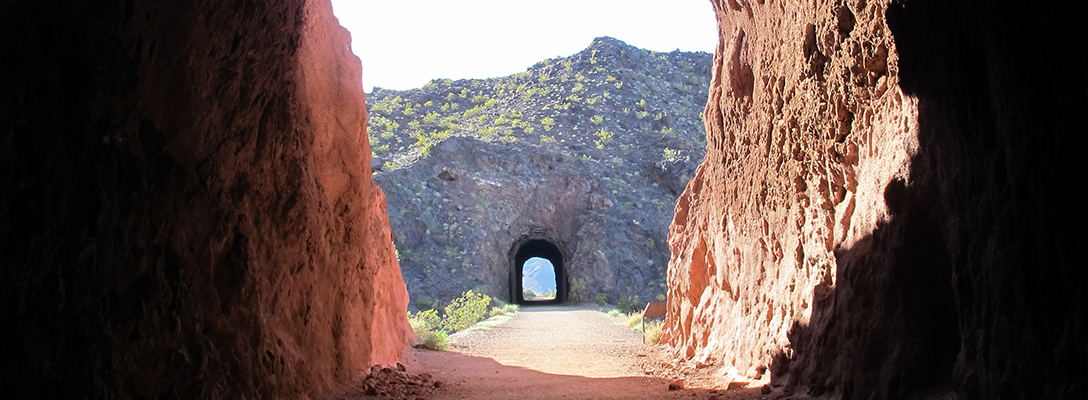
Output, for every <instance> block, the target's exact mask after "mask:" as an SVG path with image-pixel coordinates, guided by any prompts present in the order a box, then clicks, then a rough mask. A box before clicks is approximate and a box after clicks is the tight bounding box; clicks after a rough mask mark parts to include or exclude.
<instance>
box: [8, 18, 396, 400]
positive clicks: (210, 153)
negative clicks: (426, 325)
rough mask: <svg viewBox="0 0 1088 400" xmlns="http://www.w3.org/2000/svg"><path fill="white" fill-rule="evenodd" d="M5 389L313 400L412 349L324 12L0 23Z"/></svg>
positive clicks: (341, 51) (359, 110) (355, 99)
mask: <svg viewBox="0 0 1088 400" xmlns="http://www.w3.org/2000/svg"><path fill="white" fill-rule="evenodd" d="M0 27H2V28H0V54H3V63H0V64H2V66H0V79H2V81H0V82H2V85H3V87H4V90H3V94H2V95H0V96H2V97H0V165H2V167H0V171H2V172H0V174H2V180H0V242H2V243H3V248H4V249H5V250H4V253H3V260H2V261H0V262H2V263H3V268H2V273H3V277H2V280H3V283H0V310H2V314H0V332H2V333H0V336H2V337H4V338H5V339H4V340H3V341H0V346H2V347H0V351H2V352H3V354H4V357H3V361H2V362H0V365H2V366H3V367H2V368H0V370H3V371H4V377H3V378H2V380H0V381H2V382H3V383H2V388H0V391H2V392H3V393H5V395H6V396H14V398H38V397H43V398H122V399H124V398H311V397H315V396H320V395H321V394H322V393H324V392H326V391H328V390H329V389H331V388H334V387H336V386H338V385H340V384H342V383H344V382H345V381H346V380H348V379H349V378H352V377H354V376H357V374H358V373H359V371H361V370H363V369H365V368H367V367H369V366H370V365H371V364H373V363H391V362H394V361H395V360H396V359H397V358H398V357H399V354H400V351H401V349H403V348H404V346H405V345H406V343H407V341H408V336H409V335H411V333H410V330H409V329H408V327H407V323H406V322H405V320H404V312H405V310H406V306H407V293H406V291H405V287H404V283H403V281H402V280H401V277H400V272H399V268H398V266H397V261H396V258H395V256H394V254H393V248H392V245H391V238H390V232H389V227H388V222H387V219H386V218H387V217H386V215H385V204H384V203H385V200H384V197H383V195H382V193H381V191H380V190H379V189H378V188H377V187H376V186H374V184H373V182H372V181H371V177H370V169H369V156H370V150H369V146H368V144H367V135H366V133H365V130H364V129H365V125H366V123H365V118H366V116H365V107H364V98H363V93H362V87H361V82H360V65H359V61H358V59H357V58H355V57H354V56H353V55H351V53H350V51H349V37H348V34H347V32H346V31H345V30H343V29H342V28H340V27H339V26H338V25H337V24H336V20H335V18H333V16H332V9H331V6H330V4H329V3H328V1H327V0H313V1H306V2H304V1H237V2H221V1H199V2H190V1H169V2H166V1H115V2H105V3H102V2H83V1H74V2H45V3H42V2H8V3H5V4H4V5H2V6H0Z"/></svg>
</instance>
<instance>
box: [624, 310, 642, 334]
mask: <svg viewBox="0 0 1088 400" xmlns="http://www.w3.org/2000/svg"><path fill="white" fill-rule="evenodd" d="M641 323H642V314H639V313H630V314H627V327H628V328H631V329H634V330H636V331H637V330H639V324H641Z"/></svg>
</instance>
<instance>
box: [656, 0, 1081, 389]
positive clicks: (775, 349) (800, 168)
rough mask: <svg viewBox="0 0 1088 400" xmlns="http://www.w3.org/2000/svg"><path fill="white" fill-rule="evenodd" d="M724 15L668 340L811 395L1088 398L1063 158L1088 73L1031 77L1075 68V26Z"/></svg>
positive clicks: (765, 9) (1026, 16)
mask: <svg viewBox="0 0 1088 400" xmlns="http://www.w3.org/2000/svg"><path fill="white" fill-rule="evenodd" d="M714 7H715V11H716V12H717V15H718V18H719V27H720V31H721V42H720V43H721V44H720V48H719V50H718V52H717V54H716V56H715V74H714V78H713V82H712V87H711V94H710V101H709V103H708V106H707V111H706V121H707V131H708V134H707V141H708V153H707V155H706V158H705V161H704V162H703V164H702V165H701V166H700V167H699V169H698V172H697V174H696V177H695V178H694V179H693V180H692V181H691V183H690V184H689V185H688V186H687V189H686V190H685V192H684V194H683V195H682V196H681V198H680V200H679V201H678V203H677V207H676V210H677V211H676V217H675V220H674V221H673V225H672V227H671V230H670V236H669V245H670V248H671V249H672V252H673V256H672V259H671V261H670V264H669V286H670V291H669V314H668V320H667V327H666V332H665V334H664V336H663V340H664V341H665V342H667V343H669V344H670V345H672V346H674V347H675V349H676V350H677V351H678V353H679V354H680V355H682V356H685V357H688V358H694V359H697V360H701V361H706V360H711V361H715V362H721V363H722V364H724V366H725V368H726V369H734V368H735V370H733V371H734V372H735V373H737V374H740V375H748V376H751V377H755V376H758V375H761V374H763V373H764V371H765V370H767V369H769V370H770V371H771V373H772V379H773V381H774V382H775V385H776V386H778V385H786V386H785V388H786V389H785V390H789V391H798V390H802V391H805V392H807V393H809V394H817V395H818V394H823V393H835V394H839V395H842V396H843V398H889V399H893V398H911V397H916V396H922V397H925V396H941V395H944V394H946V393H949V392H956V393H958V394H959V396H961V397H960V398H1021V397H1026V398H1080V397H1083V396H1085V395H1086V393H1085V390H1088V388H1086V387H1085V386H1084V383H1083V382H1085V381H1088V375H1086V371H1088V369H1086V362H1088V343H1086V342H1085V340H1084V338H1085V337H1088V331H1086V330H1088V325H1086V321H1085V319H1084V318H1085V315H1086V311H1088V307H1086V300H1085V297H1084V296H1083V293H1084V292H1085V283H1084V282H1085V280H1084V272H1083V270H1082V269H1081V268H1080V266H1081V265H1083V262H1081V261H1078V260H1080V259H1081V256H1080V255H1077V254H1076V253H1074V249H1076V248H1078V247H1082V246H1081V245H1079V243H1082V242H1083V240H1084V239H1085V238H1084V233H1083V231H1084V230H1083V229H1082V228H1080V227H1078V226H1077V225H1078V224H1082V223H1083V222H1084V211H1083V207H1080V206H1076V205H1074V204H1072V202H1073V201H1074V200H1072V198H1071V197H1070V196H1069V195H1070V193H1067V191H1068V190H1072V189H1067V188H1063V187H1062V185H1061V183H1060V182H1062V181H1063V180H1064V179H1065V178H1064V177H1063V174H1065V173H1068V172H1069V171H1084V170H1086V168H1085V163H1084V161H1083V160H1084V158H1083V157H1082V156H1079V155H1077V154H1075V151H1074V150H1072V149H1070V148H1069V147H1068V146H1067V145H1066V144H1065V143H1066V140H1065V137H1064V135H1065V134H1066V133H1070V132H1083V131H1084V129H1083V126H1081V125H1080V124H1081V122H1080V121H1077V120H1076V117H1075V115H1082V114H1083V110H1084V109H1085V108H1086V100H1085V96H1086V94H1085V93H1086V91H1085V90H1084V89H1085V86H1086V82H1085V71H1084V68H1083V61H1084V54H1083V53H1082V52H1079V50H1078V51H1077V52H1076V56H1073V57H1072V58H1065V59H1061V60H1052V61H1053V62H1039V61H1036V58H1035V57H1034V54H1069V53H1068V51H1067V50H1068V49H1082V48H1084V43H1083V42H1084V40H1083V39H1082V38H1083V35H1079V34H1077V33H1074V32H1072V31H1071V28H1070V27H1071V26H1074V25H1076V24H1075V23H1073V22H1071V21H1069V20H1068V19H1069V17H1067V16H1063V15H1059V14H1058V13H1060V11H1058V12H1051V11H1047V10H1042V9H1024V8H1023V7H1015V6H1013V5H1012V4H1000V5H992V4H982V2H970V4H957V5H954V6H953V5H946V4H943V3H940V2H934V1H909V0H908V1H902V2H894V4H889V2H886V1H865V0H850V1H816V2H815V3H813V2H801V1H776V2H770V1H768V2H764V1H734V0H721V1H715V2H714ZM1012 21H1016V23H1012ZM1013 26H1015V27H1016V28H1015V29H1014V28H1013ZM1022 32H1032V35H1031V36H1030V37H1039V38H1054V40H1047V41H1045V43H1040V42H1035V41H1033V40H1032V39H1028V36H1024V35H1023V34H1022ZM1074 38H1078V39H1074ZM1066 41H1075V42H1077V43H1067V42H1066ZM1032 49H1035V50H1032ZM1063 49H1065V50H1063ZM1065 88H1076V89H1072V90H1065ZM1074 232H1076V233H1074Z"/></svg>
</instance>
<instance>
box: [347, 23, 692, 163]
mask: <svg viewBox="0 0 1088 400" xmlns="http://www.w3.org/2000/svg"><path fill="white" fill-rule="evenodd" d="M709 64H710V56H709V54H706V53H686V52H680V51H674V52H670V53H660V52H655V51H650V50H643V49H639V48H636V47H632V46H629V45H627V44H625V43H623V42H620V41H618V40H615V39H612V38H598V39H595V40H594V42H593V44H592V45H591V46H590V47H589V48H588V49H586V50H584V51H582V52H580V53H578V54H575V55H572V56H570V57H561V58H555V59H550V60H546V61H543V62H540V63H538V64H536V65H534V66H533V67H531V68H529V69H528V70H526V71H525V72H522V73H518V74H514V75H510V76H505V77H499V78H490V79H470V80H457V81H453V80H450V79H441V80H433V81H431V82H430V83H428V84H427V85H425V86H423V87H422V88H419V89H411V90H406V91H394V90H385V89H381V88H376V89H375V91H374V92H373V93H369V94H368V95H367V104H368V107H369V123H368V132H369V135H370V144H371V148H372V150H373V152H374V156H375V157H377V158H379V159H381V160H384V162H385V164H384V165H383V167H382V169H385V170H393V169H397V168H403V167H405V166H407V165H409V164H411V163H412V162H414V161H415V160H417V159H419V158H421V157H427V156H429V155H430V153H431V151H432V148H433V147H434V146H435V145H436V144H438V143H439V142H441V141H442V140H445V139H446V138H448V137H450V136H466V137H473V138H477V139H480V140H484V141H489V142H505V143H515V142H519V143H522V144H530V145H536V146H545V145H553V146H560V147H561V148H562V149H564V150H565V153H566V154H567V155H569V156H572V157H583V156H586V155H588V156H589V157H594V155H592V154H587V153H585V152H582V153H581V154H577V153H578V148H581V147H589V148H594V149H597V150H602V151H607V152H610V153H620V154H622V155H624V156H626V155H629V154H630V153H631V152H634V151H637V150H640V146H639V145H638V143H639V141H640V136H646V135H672V136H678V137H680V136H682V137H685V138H689V139H690V140H689V141H688V142H689V143H690V144H691V146H688V147H689V148H665V149H659V148H655V149H642V150H650V151H651V152H653V153H654V154H652V156H653V157H656V158H658V159H660V160H659V161H661V162H666V163H667V162H675V161H676V160H677V159H678V158H680V157H689V156H690V155H692V154H701V151H700V150H701V148H702V147H705V145H706V143H705V139H704V132H703V122H702V119H701V111H702V109H703V107H704V105H705V102H706V96H707V93H706V90H707V89H706V88H707V87H708V86H709V81H710V72H709ZM693 150H695V151H693ZM643 156H650V154H643ZM598 157H599V156H598ZM697 157H698V155H697Z"/></svg>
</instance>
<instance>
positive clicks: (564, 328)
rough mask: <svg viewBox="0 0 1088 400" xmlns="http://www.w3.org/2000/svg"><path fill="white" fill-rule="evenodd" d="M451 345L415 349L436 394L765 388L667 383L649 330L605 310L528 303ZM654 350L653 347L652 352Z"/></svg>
mask: <svg viewBox="0 0 1088 400" xmlns="http://www.w3.org/2000/svg"><path fill="white" fill-rule="evenodd" d="M450 342H451V346H450V349H449V351H444V352H440V351H429V350H417V349H409V350H408V351H407V352H406V353H405V362H404V364H405V365H406V366H407V369H408V373H425V374H427V376H429V377H433V378H434V379H435V380H438V381H440V382H441V386H442V388H441V389H440V390H438V391H437V392H435V393H431V394H429V397H427V398H435V399H519V400H525V399H681V398H682V399H702V400H705V399H723V400H724V399H753V398H756V399H758V398H760V397H761V396H760V394H759V391H758V390H754V391H753V390H732V391H714V390H703V389H684V390H668V388H669V383H670V380H669V379H665V378H662V377H655V376H648V374H647V371H649V370H651V369H654V368H656V367H657V366H659V365H656V364H659V363H661V361H659V357H654V354H658V353H657V351H656V350H654V348H653V346H650V345H646V344H643V343H642V335H641V334H639V333H637V332H633V331H631V330H630V329H628V328H627V327H626V326H624V325H621V324H619V323H617V322H615V321H614V320H613V319H612V318H610V317H608V316H607V315H605V314H604V313H602V312H599V311H596V310H591V309H583V308H575V307H568V306H544V307H522V311H521V312H519V313H518V314H516V315H515V316H513V317H512V318H510V319H509V320H508V321H507V322H505V323H502V324H499V325H496V326H492V327H490V328H488V329H473V330H470V331H466V332H461V333H458V334H456V335H452V336H451V337H450ZM651 353H653V354H651Z"/></svg>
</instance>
